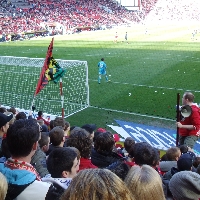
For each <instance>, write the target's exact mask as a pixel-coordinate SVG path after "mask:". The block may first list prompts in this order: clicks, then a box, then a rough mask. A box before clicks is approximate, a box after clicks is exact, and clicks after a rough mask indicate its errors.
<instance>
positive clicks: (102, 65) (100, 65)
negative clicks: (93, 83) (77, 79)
mask: <svg viewBox="0 0 200 200" xmlns="http://www.w3.org/2000/svg"><path fill="white" fill-rule="evenodd" d="M98 68H99V78H98V83H99V84H100V83H101V75H105V78H106V82H108V76H107V74H106V68H107V66H106V63H105V62H104V58H102V59H101V61H100V62H99V63H98Z"/></svg>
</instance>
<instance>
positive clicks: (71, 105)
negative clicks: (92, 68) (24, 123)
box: [0, 56, 89, 117]
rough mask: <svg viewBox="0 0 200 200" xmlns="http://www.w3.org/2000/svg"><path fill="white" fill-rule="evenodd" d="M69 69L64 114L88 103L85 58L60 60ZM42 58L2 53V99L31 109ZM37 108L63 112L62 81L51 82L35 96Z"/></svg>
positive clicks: (22, 107) (0, 58)
mask: <svg viewBox="0 0 200 200" xmlns="http://www.w3.org/2000/svg"><path fill="white" fill-rule="evenodd" d="M56 61H57V62H58V63H59V65H60V66H61V67H63V68H66V69H67V73H66V75H65V76H64V77H63V78H62V81H63V95H64V110H65V116H66V117H67V116H70V115H73V114H74V113H77V112H79V111H81V110H83V109H85V108H87V107H88V106H89V86H88V66H87V62H86V61H77V60H59V59H56ZM43 64H44V59H43V58H24V57H12V56H2V57H0V67H1V71H0V77H1V79H0V103H1V104H3V105H6V106H14V107H16V108H21V109H26V110H28V109H30V106H31V103H32V101H33V95H34V92H35V89H36V84H37V82H38V79H39V76H40V72H41V69H42V66H43ZM35 106H36V110H43V111H44V112H46V113H49V114H53V115H59V116H60V115H61V98H60V85H59V83H58V84H54V83H53V82H49V83H48V84H47V86H45V87H44V89H42V90H41V91H40V93H39V94H38V95H37V96H36V98H35Z"/></svg>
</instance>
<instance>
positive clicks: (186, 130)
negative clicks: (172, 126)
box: [176, 92, 200, 149]
mask: <svg viewBox="0 0 200 200" xmlns="http://www.w3.org/2000/svg"><path fill="white" fill-rule="evenodd" d="M193 102H194V95H193V94H192V93H191V92H185V93H184V95H183V98H182V104H183V106H187V105H188V106H190V107H191V114H190V116H188V117H184V118H183V119H182V120H181V121H180V122H177V123H176V124H177V127H178V128H179V132H178V133H179V144H180V145H183V144H184V145H185V146H189V147H190V148H192V149H193V147H194V145H195V143H196V141H197V140H198V139H199V136H200V109H199V107H198V106H197V105H196V104H194V103H193Z"/></svg>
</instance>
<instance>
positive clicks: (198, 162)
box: [192, 157, 200, 172]
mask: <svg viewBox="0 0 200 200" xmlns="http://www.w3.org/2000/svg"><path fill="white" fill-rule="evenodd" d="M199 165H200V157H195V159H194V162H193V169H192V171H194V172H196V171H197V167H198V166H199Z"/></svg>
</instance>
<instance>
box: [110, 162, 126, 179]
mask: <svg viewBox="0 0 200 200" xmlns="http://www.w3.org/2000/svg"><path fill="white" fill-rule="evenodd" d="M106 169H109V170H110V171H111V172H113V173H114V174H116V175H117V176H118V177H119V178H121V179H122V180H123V181H124V179H125V178H126V176H127V174H128V172H129V170H130V167H129V165H127V164H126V163H125V162H124V161H120V160H119V161H117V162H114V163H112V164H111V165H109V166H108V167H107V168H106Z"/></svg>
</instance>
